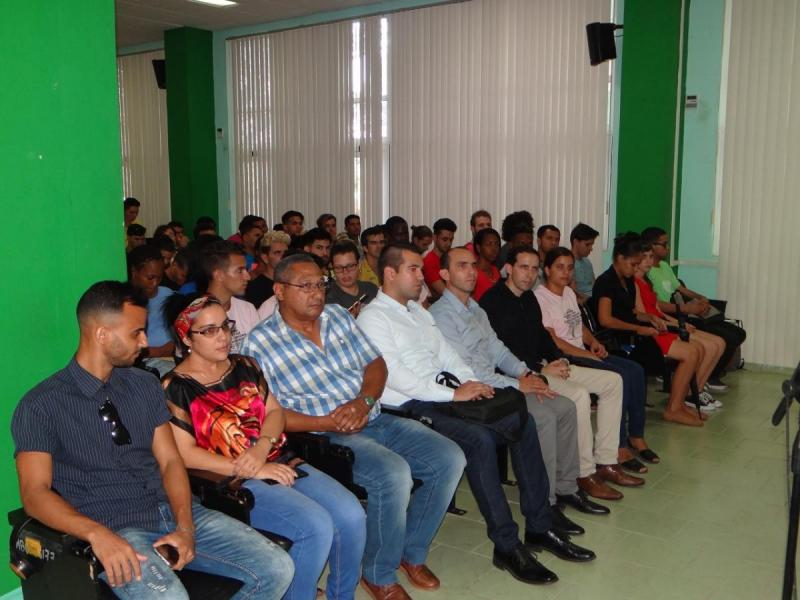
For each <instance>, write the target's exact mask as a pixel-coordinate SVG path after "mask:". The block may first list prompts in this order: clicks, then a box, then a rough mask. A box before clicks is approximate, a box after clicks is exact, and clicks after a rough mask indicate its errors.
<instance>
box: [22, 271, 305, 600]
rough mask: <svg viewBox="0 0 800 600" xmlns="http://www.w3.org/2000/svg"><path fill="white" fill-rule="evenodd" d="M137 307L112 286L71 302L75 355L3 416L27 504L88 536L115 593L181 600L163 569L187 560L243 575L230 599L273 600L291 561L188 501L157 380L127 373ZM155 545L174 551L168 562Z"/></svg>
mask: <svg viewBox="0 0 800 600" xmlns="http://www.w3.org/2000/svg"><path fill="white" fill-rule="evenodd" d="M146 306H147V301H146V299H144V298H140V297H138V296H137V294H136V293H135V292H134V291H133V288H131V287H130V286H129V285H128V284H125V283H121V282H116V281H102V282H99V283H96V284H94V285H93V286H91V287H90V288H89V289H88V290H87V291H86V292H85V293H84V294H83V296H82V297H81V299H80V301H79V302H78V308H77V316H78V324H79V326H80V342H79V345H78V350H77V352H76V353H75V356H74V357H73V359H72V360H71V361H70V362H69V364H68V365H67V366H66V367H65V368H64V369H62V370H61V371H59V372H57V373H56V374H54V375H53V376H51V377H49V378H48V379H46V380H45V381H43V382H42V383H40V384H39V385H37V386H36V387H35V388H33V389H32V390H31V391H30V392H28V393H27V394H26V395H25V396H24V397H23V398H22V400H21V401H20V403H19V405H18V406H17V409H16V411H15V413H14V417H13V420H12V423H11V431H12V434H13V437H14V444H15V448H16V450H15V457H16V463H17V472H18V475H19V486H20V496H21V498H22V504H23V506H24V507H25V511H26V512H27V513H28V514H29V515H30V516H31V517H34V518H36V519H38V520H39V521H41V522H42V523H44V524H45V525H48V526H50V527H53V528H54V529H58V530H60V531H64V532H66V533H68V534H70V535H73V536H75V537H77V538H79V539H82V540H86V541H88V542H89V543H90V544H91V546H92V550H93V551H94V554H95V556H97V559H98V560H99V561H100V562H101V563H102V564H103V567H104V568H105V572H104V573H103V574H102V575H101V576H102V577H104V578H105V579H106V580H107V581H108V583H109V584H110V585H111V586H112V587H114V593H115V594H116V596H117V597H119V598H122V599H128V598H131V599H132V598H136V599H140V598H156V597H157V598H160V599H164V600H167V599H168V600H172V599H186V598H187V595H186V591H185V590H184V588H183V586H182V585H181V583H180V581H179V580H178V578H177V577H176V576H175V574H174V573H173V572H172V570H173V569H175V570H178V569H182V568H183V567H184V566H186V565H188V564H191V568H192V569H193V570H196V571H204V572H207V573H214V574H219V575H224V576H227V577H231V578H234V579H238V580H240V581H242V582H243V584H244V585H243V587H242V588H241V589H240V590H239V592H238V593H237V595H236V596H235V597H236V598H265V599H266V598H276V599H277V598H280V597H281V595H282V594H283V593H284V591H285V590H286V588H287V587H288V585H289V582H290V581H291V578H292V576H293V573H294V569H293V565H292V562H291V559H290V558H289V557H288V555H287V554H286V553H285V552H283V550H281V549H280V548H278V547H277V546H276V545H275V544H273V543H271V542H270V541H268V540H267V539H266V538H264V537H263V536H262V535H260V534H259V533H257V532H256V531H254V530H253V529H251V528H249V527H247V526H246V525H244V524H243V523H241V522H239V521H236V520H234V519H232V518H230V517H227V516H225V515H223V514H220V513H217V512H215V511H211V510H208V509H205V508H203V507H202V506H200V505H199V504H198V503H196V502H192V497H191V492H190V490H189V480H188V477H187V476H186V469H185V468H184V465H183V462H182V461H181V458H180V456H179V454H178V451H177V448H176V446H175V440H174V438H173V437H172V432H171V431H170V426H169V423H168V421H169V419H170V414H169V412H168V410H167V407H166V403H165V400H164V395H163V392H162V390H161V386H160V385H159V382H158V380H157V379H156V378H155V377H153V376H152V375H151V374H149V373H147V372H145V371H141V370H139V369H133V368H130V367H131V365H132V364H133V362H134V360H135V359H136V357H137V356H138V355H139V352H140V351H141V350H142V348H144V347H146V346H147V337H146V335H145V324H146V322H147V310H146V308H145V307H146ZM162 546H167V547H168V546H172V547H173V548H174V550H175V551H176V553H177V560H176V561H175V562H174V563H173V564H172V566H171V567H170V566H168V565H167V559H162V557H161V554H160V553H158V552H157V549H159V548H161V547H162ZM165 550H166V549H162V552H164V551H165ZM195 550H196V554H195Z"/></svg>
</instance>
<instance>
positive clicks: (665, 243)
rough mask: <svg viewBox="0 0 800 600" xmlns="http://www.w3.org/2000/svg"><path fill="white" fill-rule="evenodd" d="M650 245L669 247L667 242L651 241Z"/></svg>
mask: <svg viewBox="0 0 800 600" xmlns="http://www.w3.org/2000/svg"><path fill="white" fill-rule="evenodd" d="M651 246H663V247H664V248H669V242H653V243H652V244H651Z"/></svg>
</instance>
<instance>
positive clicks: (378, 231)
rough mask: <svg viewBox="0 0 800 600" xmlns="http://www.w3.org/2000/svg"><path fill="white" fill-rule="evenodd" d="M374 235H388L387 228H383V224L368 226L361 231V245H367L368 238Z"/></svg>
mask: <svg viewBox="0 0 800 600" xmlns="http://www.w3.org/2000/svg"><path fill="white" fill-rule="evenodd" d="M374 235H382V236H383V237H386V230H385V229H384V228H383V226H382V225H374V226H372V227H367V228H366V229H365V230H364V231H362V232H361V245H362V246H366V245H367V238H371V237H372V236H374Z"/></svg>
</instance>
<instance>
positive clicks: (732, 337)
mask: <svg viewBox="0 0 800 600" xmlns="http://www.w3.org/2000/svg"><path fill="white" fill-rule="evenodd" d="M691 323H692V324H693V325H695V326H696V327H697V328H698V329H701V330H702V331H706V332H708V333H712V334H714V335H718V336H719V337H721V338H722V339H723V340H725V351H724V352H723V353H722V356H721V357H720V359H719V362H717V364H716V366H715V367H714V370H713V371H712V372H711V377H719V376H720V375H722V374H723V373H724V372H725V369H726V368H727V367H728V363H730V362H731V358H732V357H733V354H734V352H736V349H737V348H738V347H739V346H741V345H742V344H743V343H744V340H745V339H746V338H747V332H746V331H745V330H744V329H742V328H741V327H739V326H738V325H734V324H733V323H729V322H728V321H720V322H718V323H709V324H705V323H702V322H701V321H700V320H699V319H691Z"/></svg>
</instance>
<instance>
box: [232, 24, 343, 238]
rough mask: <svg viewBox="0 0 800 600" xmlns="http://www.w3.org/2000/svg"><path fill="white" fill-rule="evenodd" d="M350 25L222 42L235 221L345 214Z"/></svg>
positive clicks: (326, 26)
mask: <svg viewBox="0 0 800 600" xmlns="http://www.w3.org/2000/svg"><path fill="white" fill-rule="evenodd" d="M352 39H353V36H352V26H351V24H350V23H334V24H330V25H322V26H318V27H310V28H306V29H295V30H291V31H284V32H280V33H274V34H269V35H260V36H251V37H246V38H239V39H234V40H231V41H230V42H229V52H230V54H229V55H230V64H231V74H232V77H231V79H232V90H231V96H232V106H233V113H234V165H235V178H234V180H235V186H236V187H235V193H236V209H237V217H241V216H242V215H244V214H248V213H253V214H261V215H263V216H265V217H266V218H267V219H268V220H269V221H270V223H274V222H275V221H276V220H278V219H280V216H281V214H282V213H283V212H284V211H286V210H289V209H295V210H299V211H301V212H302V213H304V214H305V215H306V217H307V218H308V219H309V220H313V219H314V218H316V216H317V215H318V214H319V213H321V212H331V213H334V214H337V215H339V216H340V218H342V217H343V216H344V215H345V214H348V213H349V212H352V210H353V198H354V192H353V166H354V156H355V149H356V145H355V142H354V139H353V133H352V127H353V92H352V84H351V80H350V73H351V58H352V57H351V45H352Z"/></svg>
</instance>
